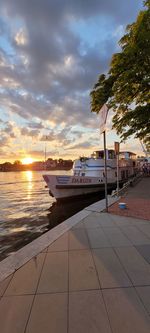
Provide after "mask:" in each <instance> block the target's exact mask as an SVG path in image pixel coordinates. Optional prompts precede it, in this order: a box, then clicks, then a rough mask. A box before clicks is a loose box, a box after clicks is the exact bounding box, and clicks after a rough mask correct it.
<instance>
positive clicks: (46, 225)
mask: <svg viewBox="0 0 150 333" xmlns="http://www.w3.org/2000/svg"><path fill="white" fill-rule="evenodd" d="M43 173H45V172H43V171H23V172H0V260H2V259H3V258H5V257H6V256H8V255H9V254H11V253H13V252H15V251H16V250H18V249H19V248H21V247H22V246H24V245H25V244H27V243H29V242H31V241H32V240H33V239H35V238H36V237H38V236H39V235H41V234H42V233H44V232H46V231H47V230H49V229H51V228H53V227H54V226H56V225H57V224H59V223H61V222H62V221H64V220H65V219H67V218H68V217H70V216H72V215H73V214H75V213H76V212H78V211H79V210H81V209H83V208H84V207H86V206H88V205H89V204H90V203H92V202H94V201H97V200H99V199H100V196H94V197H93V196H92V198H84V199H82V200H81V199H80V200H76V201H75V200H73V202H72V201H70V202H68V203H66V204H65V203H62V204H57V203H56V201H55V199H54V198H52V197H50V195H49V193H48V189H47V188H45V182H44V180H43V178H42V174H43ZM46 173H48V174H66V173H67V174H71V171H62V170H61V171H60V170H59V171H47V172H46Z"/></svg>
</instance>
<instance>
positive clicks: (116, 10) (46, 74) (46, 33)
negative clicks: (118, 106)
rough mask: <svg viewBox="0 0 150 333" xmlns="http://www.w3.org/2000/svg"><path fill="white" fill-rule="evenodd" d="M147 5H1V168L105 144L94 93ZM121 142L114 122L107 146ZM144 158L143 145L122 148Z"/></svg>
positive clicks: (88, 0) (107, 0)
mask: <svg viewBox="0 0 150 333" xmlns="http://www.w3.org/2000/svg"><path fill="white" fill-rule="evenodd" d="M141 8H142V0H126V1H120V0H0V13H1V17H0V162H4V161H5V160H7V161H11V162H13V161H14V160H16V159H20V160H22V159H23V158H25V157H26V156H30V157H32V158H33V159H35V160H42V159H43V158H44V145H45V143H44V140H45V137H46V136H47V137H48V141H47V143H46V149H47V155H48V157H53V158H58V157H63V158H75V157H78V156H79V155H82V154H84V155H88V154H90V153H91V152H92V151H93V150H95V149H99V148H100V147H102V146H103V140H102V138H101V137H100V134H99V118H98V116H97V115H96V114H92V113H91V112H90V98H89V92H90V90H91V89H92V87H93V85H94V83H95V82H96V81H97V78H98V76H99V74H100V73H105V72H107V71H108V69H109V63H110V60H111V56H112V54H113V53H114V52H117V51H118V50H119V46H118V40H119V39H120V38H121V36H122V35H123V34H124V31H125V27H126V25H127V24H128V23H132V22H133V21H134V20H135V19H136V16H137V14H138V12H139V10H140V9H141ZM114 140H119V138H118V137H117V136H116V134H115V132H114V131H113V132H112V131H111V114H110V115H109V119H108V132H107V145H108V147H113V142H114ZM125 148H126V149H130V150H132V151H135V152H138V153H139V152H140V151H141V147H140V144H139V142H138V141H136V140H133V139H132V140H128V141H127V142H126V145H122V149H125Z"/></svg>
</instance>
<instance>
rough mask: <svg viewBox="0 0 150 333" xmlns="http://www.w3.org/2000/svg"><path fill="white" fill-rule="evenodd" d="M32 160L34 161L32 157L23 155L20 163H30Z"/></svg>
mask: <svg viewBox="0 0 150 333" xmlns="http://www.w3.org/2000/svg"><path fill="white" fill-rule="evenodd" d="M33 162H34V160H33V158H32V157H25V158H23V160H22V164H31V163H33Z"/></svg>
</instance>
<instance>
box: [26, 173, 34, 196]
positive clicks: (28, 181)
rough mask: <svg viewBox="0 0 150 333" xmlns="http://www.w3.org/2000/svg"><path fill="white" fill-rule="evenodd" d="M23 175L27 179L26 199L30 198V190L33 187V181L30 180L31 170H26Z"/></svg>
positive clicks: (31, 176)
mask: <svg viewBox="0 0 150 333" xmlns="http://www.w3.org/2000/svg"><path fill="white" fill-rule="evenodd" d="M25 177H26V180H27V199H28V200H30V199H31V191H32V188H33V182H32V178H33V172H32V171H26V172H25Z"/></svg>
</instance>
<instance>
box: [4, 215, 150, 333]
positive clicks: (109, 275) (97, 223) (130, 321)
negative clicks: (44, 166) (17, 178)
mask: <svg viewBox="0 0 150 333" xmlns="http://www.w3.org/2000/svg"><path fill="white" fill-rule="evenodd" d="M0 295H1V300H0V332H2V333H149V332H150V220H145V219H137V218H130V217H124V216H123V217H121V216H118V215H114V214H107V213H98V212H91V213H90V214H89V215H88V216H87V217H85V218H84V219H83V220H82V221H81V222H79V223H78V224H76V225H75V226H74V227H73V228H72V229H71V230H70V231H68V232H66V233H64V234H63V235H62V236H61V237H60V238H59V239H57V240H56V241H55V242H54V243H52V244H51V245H50V246H49V247H48V248H47V249H45V250H44V251H43V252H42V253H40V254H39V255H38V256H37V257H36V258H33V259H31V260H30V261H29V262H28V263H26V264H25V265H24V266H22V267H21V268H19V269H18V270H17V271H16V272H15V273H14V274H13V275H12V276H10V277H8V278H7V279H5V280H4V281H2V282H1V283H0Z"/></svg>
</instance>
